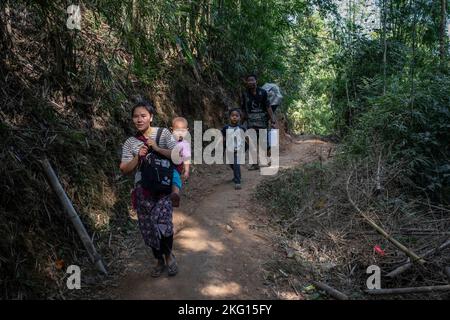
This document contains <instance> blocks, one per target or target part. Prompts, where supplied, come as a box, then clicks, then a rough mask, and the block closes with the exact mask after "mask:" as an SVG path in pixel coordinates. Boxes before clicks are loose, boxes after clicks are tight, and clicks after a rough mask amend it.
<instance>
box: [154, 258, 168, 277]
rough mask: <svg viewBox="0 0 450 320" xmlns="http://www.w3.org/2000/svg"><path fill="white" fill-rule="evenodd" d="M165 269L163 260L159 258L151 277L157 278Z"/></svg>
mask: <svg viewBox="0 0 450 320" xmlns="http://www.w3.org/2000/svg"><path fill="white" fill-rule="evenodd" d="M165 269H166V265H165V263H164V260H159V261H158V264H157V265H156V266H155V267H154V268H153V271H152V277H153V278H158V277H159V276H161V274H162V273H163V272H164V270H165Z"/></svg>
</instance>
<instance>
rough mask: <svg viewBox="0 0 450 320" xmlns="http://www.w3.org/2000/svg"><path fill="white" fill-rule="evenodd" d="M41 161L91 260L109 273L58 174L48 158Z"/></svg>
mask: <svg viewBox="0 0 450 320" xmlns="http://www.w3.org/2000/svg"><path fill="white" fill-rule="evenodd" d="M41 163H42V166H43V168H44V172H45V175H46V176H47V179H48V182H49V183H50V185H51V187H52V189H53V191H54V192H55V193H56V195H57V196H58V199H59V202H60V203H61V205H62V206H63V207H64V211H65V212H66V214H67V217H68V218H69V220H70V221H71V222H72V224H73V226H74V227H75V230H76V231H77V233H78V236H79V237H80V239H81V241H82V242H83V245H84V247H85V248H86V250H87V252H88V254H89V258H90V259H91V262H92V263H93V264H95V266H96V268H97V269H98V270H99V271H100V272H102V273H103V274H108V272H107V271H106V269H105V266H104V265H103V261H102V259H101V257H100V255H99V254H98V253H97V251H96V250H95V247H94V244H93V243H92V240H91V238H90V237H89V235H88V233H87V231H86V228H85V227H84V225H83V222H81V220H80V217H79V216H78V214H77V212H76V211H75V209H74V207H73V205H72V202H71V201H70V199H69V197H68V196H67V194H66V192H65V191H64V189H63V187H62V186H61V183H60V182H59V180H58V177H57V176H56V173H55V171H54V170H53V168H52V166H51V164H50V162H49V161H48V159H44V160H43V161H41Z"/></svg>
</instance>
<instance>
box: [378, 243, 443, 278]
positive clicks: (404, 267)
mask: <svg viewBox="0 0 450 320" xmlns="http://www.w3.org/2000/svg"><path fill="white" fill-rule="evenodd" d="M447 247H450V240H448V241H446V242H444V243H443V244H441V245H440V246H439V247H438V248H434V249H431V250H428V251H427V252H425V253H424V254H423V255H422V257H424V258H425V257H428V256H431V255H432V254H434V253H437V252H439V251H441V250H444V249H445V248H447ZM412 265H413V263H412V262H410V261H408V262H406V263H405V264H402V265H401V266H400V267H398V268H397V269H395V270H393V271H391V272H389V273H388V274H387V275H386V276H387V277H389V278H394V277H396V276H398V275H399V274H401V273H403V272H405V271H406V270H408V269H410V268H411V267H412Z"/></svg>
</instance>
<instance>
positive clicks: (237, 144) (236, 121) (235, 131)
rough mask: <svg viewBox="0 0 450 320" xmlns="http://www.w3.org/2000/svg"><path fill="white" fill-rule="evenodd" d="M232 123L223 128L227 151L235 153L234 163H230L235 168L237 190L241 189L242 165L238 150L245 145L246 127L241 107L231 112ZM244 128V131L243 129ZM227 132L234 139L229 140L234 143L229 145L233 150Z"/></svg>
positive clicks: (234, 175)
mask: <svg viewBox="0 0 450 320" xmlns="http://www.w3.org/2000/svg"><path fill="white" fill-rule="evenodd" d="M229 118H230V123H229V124H227V125H226V126H225V127H223V128H222V135H223V138H224V143H225V151H226V152H232V153H233V163H232V164H230V168H231V169H232V170H233V182H234V186H235V189H236V190H240V189H241V165H240V163H239V161H238V160H239V159H238V152H239V151H241V152H242V149H243V148H244V147H245V140H244V139H243V137H242V134H243V132H244V131H245V129H244V127H242V126H241V125H240V122H241V111H240V110H239V109H232V110H230V113H229ZM241 130H242V131H241ZM227 132H228V137H230V138H232V139H233V140H231V141H229V143H232V146H228V147H229V148H233V146H234V148H233V150H228V147H227V144H226V142H227Z"/></svg>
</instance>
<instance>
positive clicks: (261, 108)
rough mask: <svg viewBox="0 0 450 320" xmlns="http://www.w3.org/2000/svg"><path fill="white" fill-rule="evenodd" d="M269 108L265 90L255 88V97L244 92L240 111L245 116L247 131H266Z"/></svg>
mask: <svg viewBox="0 0 450 320" xmlns="http://www.w3.org/2000/svg"><path fill="white" fill-rule="evenodd" d="M269 107H270V104H269V99H268V98H267V92H266V90H264V89H262V88H259V87H257V88H256V95H253V93H251V92H250V91H249V90H246V91H245V92H244V93H243V95H242V103H241V109H242V110H243V111H245V113H246V116H247V127H248V128H249V129H267V127H268V121H269V113H268V111H267V108H269Z"/></svg>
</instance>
